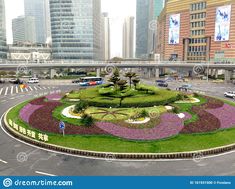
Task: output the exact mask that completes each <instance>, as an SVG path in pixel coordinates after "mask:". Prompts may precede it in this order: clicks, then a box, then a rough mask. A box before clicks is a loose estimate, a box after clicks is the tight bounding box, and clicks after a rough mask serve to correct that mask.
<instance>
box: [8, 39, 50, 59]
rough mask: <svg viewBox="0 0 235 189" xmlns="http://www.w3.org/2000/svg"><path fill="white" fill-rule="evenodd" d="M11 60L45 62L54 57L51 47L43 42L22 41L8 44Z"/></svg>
mask: <svg viewBox="0 0 235 189" xmlns="http://www.w3.org/2000/svg"><path fill="white" fill-rule="evenodd" d="M7 59H8V60H10V61H30V62H44V61H50V60H51V59H52V54H51V48H50V47H48V46H46V45H43V44H29V43H21V44H14V45H9V46H8V53H7Z"/></svg>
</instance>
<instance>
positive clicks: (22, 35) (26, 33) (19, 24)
mask: <svg viewBox="0 0 235 189" xmlns="http://www.w3.org/2000/svg"><path fill="white" fill-rule="evenodd" d="M12 34H13V43H14V44H16V43H25V42H29V43H36V27H35V18H34V17H31V16H26V17H24V16H19V17H17V18H15V19H13V20H12Z"/></svg>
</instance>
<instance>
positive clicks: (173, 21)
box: [169, 14, 180, 45]
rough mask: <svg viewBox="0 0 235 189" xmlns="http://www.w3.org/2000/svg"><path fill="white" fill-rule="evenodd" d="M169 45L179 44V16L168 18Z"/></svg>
mask: <svg viewBox="0 0 235 189" xmlns="http://www.w3.org/2000/svg"><path fill="white" fill-rule="evenodd" d="M169 24H170V25H169V44H171V45H174V44H179V41H180V14H174V15H171V16H170V20H169Z"/></svg>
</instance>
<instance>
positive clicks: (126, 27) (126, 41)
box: [122, 17, 135, 59]
mask: <svg viewBox="0 0 235 189" xmlns="http://www.w3.org/2000/svg"><path fill="white" fill-rule="evenodd" d="M134 20H135V18H134V17H126V18H125V20H124V24H123V39H122V57H123V58H126V59H129V58H134Z"/></svg>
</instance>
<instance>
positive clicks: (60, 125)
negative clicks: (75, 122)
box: [59, 121, 65, 130]
mask: <svg viewBox="0 0 235 189" xmlns="http://www.w3.org/2000/svg"><path fill="white" fill-rule="evenodd" d="M59 127H60V129H61V130H64V129H65V123H64V122H63V121H61V122H60V124H59Z"/></svg>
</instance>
